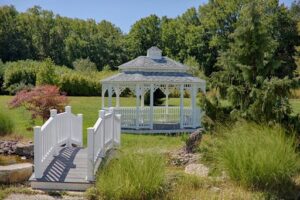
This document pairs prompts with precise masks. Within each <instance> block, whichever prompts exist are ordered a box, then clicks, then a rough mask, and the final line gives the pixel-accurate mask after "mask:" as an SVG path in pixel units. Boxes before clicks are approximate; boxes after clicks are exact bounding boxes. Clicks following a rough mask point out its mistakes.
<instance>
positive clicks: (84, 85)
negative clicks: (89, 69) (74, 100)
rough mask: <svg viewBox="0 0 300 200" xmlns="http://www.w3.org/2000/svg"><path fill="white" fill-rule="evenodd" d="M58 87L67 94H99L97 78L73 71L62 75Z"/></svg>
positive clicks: (99, 87) (99, 86)
mask: <svg viewBox="0 0 300 200" xmlns="http://www.w3.org/2000/svg"><path fill="white" fill-rule="evenodd" d="M59 87H60V90H61V91H63V92H66V93H67V95H68V96H97V95H100V94H101V85H100V80H99V79H97V78H93V77H89V76H84V75H81V74H80V73H75V72H73V73H69V74H64V75H62V76H61V77H60V81H59Z"/></svg>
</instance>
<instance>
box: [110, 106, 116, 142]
mask: <svg viewBox="0 0 300 200" xmlns="http://www.w3.org/2000/svg"><path fill="white" fill-rule="evenodd" d="M109 112H110V113H111V124H110V126H111V127H110V128H109V130H111V133H112V134H111V137H112V138H110V140H112V143H113V144H114V141H115V138H116V136H115V135H116V134H115V111H114V108H113V107H110V108H109Z"/></svg>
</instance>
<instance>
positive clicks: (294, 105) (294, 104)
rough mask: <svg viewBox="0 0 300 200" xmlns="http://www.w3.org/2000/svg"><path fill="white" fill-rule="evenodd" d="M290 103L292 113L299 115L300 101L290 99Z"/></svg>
mask: <svg viewBox="0 0 300 200" xmlns="http://www.w3.org/2000/svg"><path fill="white" fill-rule="evenodd" d="M290 102H291V104H292V108H293V111H294V113H300V99H291V100H290Z"/></svg>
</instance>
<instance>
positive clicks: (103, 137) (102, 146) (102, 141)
mask: <svg viewBox="0 0 300 200" xmlns="http://www.w3.org/2000/svg"><path fill="white" fill-rule="evenodd" d="M99 118H101V119H102V120H104V118H105V110H99ZM105 133H106V130H105V122H104V121H103V134H102V139H101V141H100V142H101V149H104V144H105ZM104 154H105V152H104V151H101V152H100V156H101V157H104Z"/></svg>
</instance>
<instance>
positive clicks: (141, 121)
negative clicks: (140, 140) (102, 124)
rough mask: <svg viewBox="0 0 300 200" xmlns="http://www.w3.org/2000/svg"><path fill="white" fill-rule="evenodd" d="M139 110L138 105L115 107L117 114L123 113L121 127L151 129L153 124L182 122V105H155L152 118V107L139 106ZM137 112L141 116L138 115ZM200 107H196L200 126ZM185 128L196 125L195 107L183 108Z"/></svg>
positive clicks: (197, 121) (197, 123)
mask: <svg viewBox="0 0 300 200" xmlns="http://www.w3.org/2000/svg"><path fill="white" fill-rule="evenodd" d="M138 110H139V111H138V112H137V109H136V107H118V108H115V112H116V113H117V114H121V115H122V120H121V127H122V128H128V129H136V128H138V129H150V128H151V126H152V124H180V121H181V119H180V107H174V106H170V107H166V106H155V107H153V118H152V119H151V109H150V107H148V106H144V107H139V109H138ZM137 113H138V115H139V117H137ZM201 115H202V114H201V110H200V108H196V109H195V116H194V118H195V123H196V126H197V127H199V126H200V116H201ZM182 117H183V119H182V126H183V128H187V127H194V126H195V124H194V121H193V109H192V108H191V107H184V108H183V116H182Z"/></svg>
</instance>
